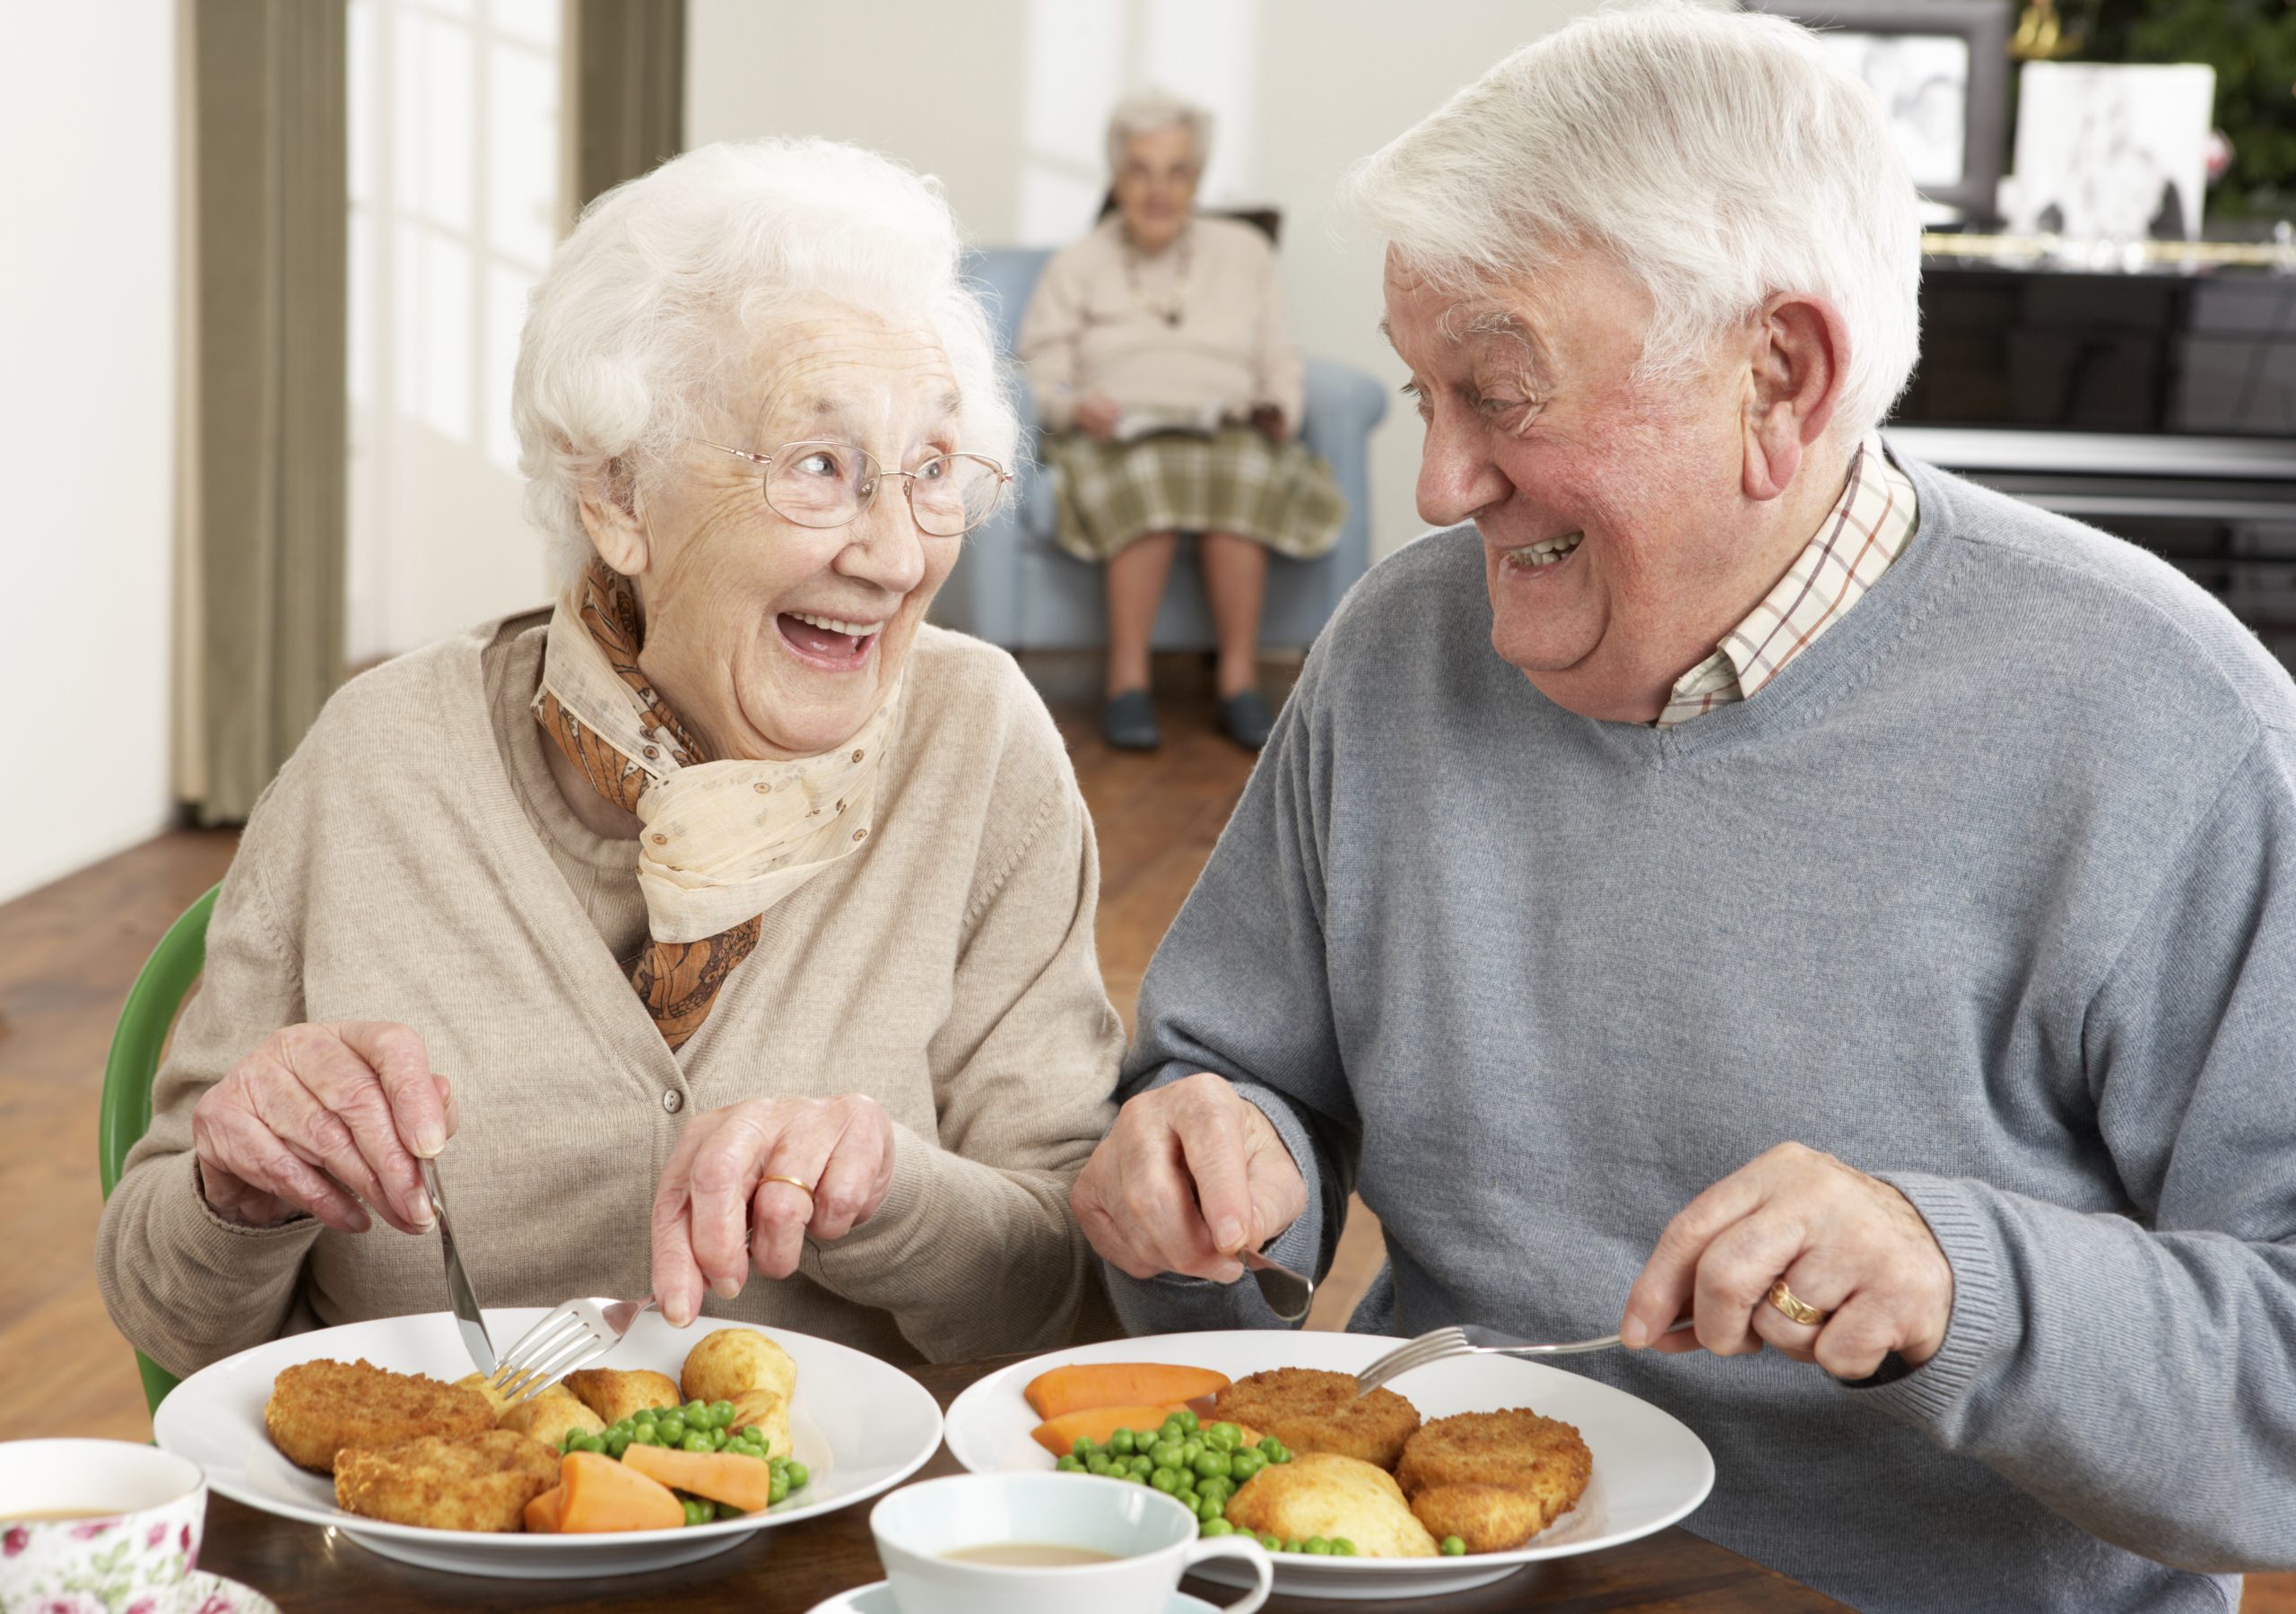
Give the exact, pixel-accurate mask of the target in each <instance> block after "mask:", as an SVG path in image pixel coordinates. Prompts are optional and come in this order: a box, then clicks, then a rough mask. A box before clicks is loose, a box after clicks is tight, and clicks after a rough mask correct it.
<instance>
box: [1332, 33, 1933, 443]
mask: <svg viewBox="0 0 2296 1614" xmlns="http://www.w3.org/2000/svg"><path fill="white" fill-rule="evenodd" d="M1346 189H1347V196H1348V200H1349V201H1350V202H1351V203H1352V205H1353V207H1354V208H1355V210H1356V211H1357V213H1359V214H1360V215H1361V217H1363V218H1364V219H1365V220H1366V221H1368V222H1370V224H1372V225H1373V226H1375V227H1376V228H1378V230H1381V231H1382V232H1383V233H1384V234H1385V235H1386V236H1387V239H1388V240H1389V242H1390V243H1391V244H1392V245H1393V246H1394V247H1395V248H1396V251H1397V253H1398V254H1399V255H1400V256H1401V257H1402V258H1403V259H1404V261H1405V263H1406V264H1407V265H1409V266H1410V267H1411V268H1412V270H1413V272H1414V273H1421V274H1424V275H1427V276H1429V277H1431V279H1433V280H1434V281H1435V282H1437V283H1438V284H1439V285H1443V286H1446V287H1448V288H1453V289H1456V290H1457V291H1459V292H1460V293H1461V294H1462V295H1467V294H1472V293H1474V292H1478V291H1483V292H1487V291H1491V290H1492V289H1493V288H1492V282H1502V283H1503V282H1508V281H1512V280H1516V279H1518V278H1521V277H1526V276H1529V275H1534V274H1535V273H1537V272H1538V271H1539V270H1540V269H1541V268H1543V267H1544V266H1546V265H1550V264H1552V262H1553V261H1554V258H1555V256H1556V255H1557V254H1558V253H1559V252H1567V251H1570V250H1571V249H1573V248H1577V247H1595V248H1597V249H1599V250H1602V251H1604V252H1606V253H1608V254H1609V255H1610V256H1612V257H1613V259H1614V260H1615V261H1616V262H1617V263H1618V264H1619V265H1621V266H1622V267H1623V268H1624V269H1625V270H1626V271H1627V273H1630V274H1631V275H1633V276H1634V277H1635V278H1636V279H1637V280H1639V282H1641V283H1642V285H1643V287H1644V289H1645V290H1646V291H1648V293H1649V295H1650V298H1651V301H1652V302H1653V304H1654V305H1655V311H1654V313H1653V316H1652V320H1651V325H1650V329H1649V332H1648V336H1647V338H1646V341H1645V344H1644V350H1643V355H1642V366H1641V369H1642V373H1643V374H1644V375H1645V376H1646V377H1655V378H1661V379H1665V378H1673V377H1680V376H1683V375H1685V374H1688V373H1690V372H1691V371H1692V370H1694V369H1695V368H1696V366H1697V364H1698V362H1699V360H1700V358H1701V357H1702V356H1703V355H1704V354H1705V353H1706V351H1708V349H1709V346H1710V344H1711V343H1712V342H1713V341H1714V340H1715V339H1716V338H1717V337H1718V336H1719V335H1720V334H1722V333H1723V332H1724V331H1726V330H1727V329H1730V328H1731V327H1733V326H1734V325H1739V324H1741V323H1742V322H1744V320H1746V319H1747V318H1748V317H1751V316H1752V314H1753V313H1754V312H1755V311H1756V309H1757V308H1759V307H1760V306H1761V302H1762V300H1763V299H1765V298H1766V297H1769V296H1770V295H1771V294H1773V293H1777V292H1803V293H1808V294H1813V295H1816V296H1819V297H1822V298H1824V299H1826V300H1827V301H1829V302H1831V304H1833V306H1834V307H1835V308H1836V309H1838V310H1839V313H1840V315H1841V317H1842V320H1843V322H1844V323H1845V324H1846V325H1848V329H1849V365H1848V374H1847V377H1846V378H1845V382H1844V386H1843V388H1842V393H1841V402H1840V404H1839V407H1838V411H1837V413H1836V417H1835V427H1834V430H1846V431H1847V432H1848V433H1851V434H1856V433H1860V432H1863V431H1865V430H1867V429H1869V428H1871V427H1873V426H1874V425H1876V424H1878V423H1879V422H1880V421H1881V420H1882V418H1883V416H1884V415H1885V414H1887V413H1888V412H1889V408H1890V405H1891V404H1892V403H1894V402H1895V401H1896V398H1897V395H1898V394H1899V393H1900V391H1902V390H1903V389H1904V387H1905V384H1906V378H1907V377H1909V375H1911V374H1912V371H1913V364H1914V360H1915V358H1916V356H1917V355H1918V351H1919V349H1920V311H1919V308H1918V301H1917V298H1918V290H1919V284H1920V276H1921V245H1920V223H1919V217H1918V212H1917V196H1916V194H1915V191H1914V187H1913V182H1912V180H1911V178H1909V175H1908V174H1907V172H1906V167H1905V163H1904V161H1902V159H1901V158H1900V156H1899V154H1898V151H1897V148H1896V146H1895V144H1894V143H1892V139H1891V136H1890V131H1889V127H1888V126H1887V124H1886V123H1885V122H1884V121H1883V114H1882V109H1881V107H1880V105H1879V103H1878V102H1877V101H1876V100H1874V94H1873V92H1872V91H1870V90H1868V89H1867V88H1866V87H1865V85H1864V84H1863V83H1861V82H1859V81H1858V80H1857V78H1855V77H1854V76H1852V75H1851V74H1849V73H1848V72H1847V71H1845V70H1844V69H1842V68H1840V67H1839V66H1837V65H1835V64H1834V63H1833V62H1832V60H1831V58H1830V57H1829V56H1827V54H1826V51H1825V49H1824V48H1823V47H1822V45H1820V44H1819V42H1818V40H1817V39H1816V38H1815V37H1814V36H1813V35H1812V34H1811V33H1810V32H1809V31H1808V30H1805V29H1803V28H1801V27H1799V26H1798V25H1796V24H1795V23H1793V22H1787V21H1786V20H1785V19H1784V18H1781V17H1772V16H1763V15H1759V14H1754V13H1740V12H1734V11H1729V10H1716V9H1710V8H1709V7H1706V6H1702V5H1694V4H1683V3H1682V0H1671V3H1669V0H1660V3H1658V4H1634V5H1629V6H1622V7H1619V8H1616V9H1606V10H1603V11H1599V12H1596V13H1591V14H1589V15H1587V16H1584V17H1581V18H1578V20H1576V21H1575V22H1570V24H1568V25H1567V26H1565V27H1563V28H1562V29H1561V30H1557V31H1556V32H1554V33H1552V34H1551V35H1549V36H1547V37H1546V38H1544V39H1540V40H1538V41H1537V42H1535V43H1534V44H1531V45H1526V46H1525V47H1524V48H1522V49H1520V50H1518V51H1517V52H1515V53H1514V54H1513V55H1512V56H1509V57H1508V58H1507V59H1506V60H1505V61H1503V62H1500V64H1499V65H1497V66H1496V67H1494V68H1492V70H1491V71H1490V72H1489V73H1487V74H1483V77H1482V78H1480V79H1478V80H1476V81H1475V82H1474V83H1472V84H1469V85H1468V86H1467V87H1466V88H1465V89H1464V90H1462V91H1459V92H1458V93H1457V94H1456V95H1454V96H1453V97H1452V98H1451V99H1450V100H1448V101H1447V102H1445V103H1444V104H1443V106H1442V107H1440V108H1438V109H1437V110H1436V111H1435V112H1434V113H1432V114H1431V116H1429V117H1427V118H1425V119H1424V120H1422V122H1421V123H1420V124H1419V125H1418V126H1416V127H1414V128H1412V129H1410V130H1408V131H1407V132H1405V134H1402V135H1401V136H1399V137H1398V138H1396V140H1395V141H1393V142H1392V143H1389V144H1388V145H1387V147H1386V148H1384V149H1383V150H1381V151H1379V152H1375V153H1373V154H1372V155H1371V156H1370V157H1368V158H1366V159H1364V160H1363V161H1361V162H1360V163H1358V164H1357V165H1356V167H1355V169H1353V171H1352V172H1351V173H1350V175H1349V176H1348V178H1347V182H1346Z"/></svg>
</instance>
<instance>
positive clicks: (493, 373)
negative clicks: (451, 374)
mask: <svg viewBox="0 0 2296 1614" xmlns="http://www.w3.org/2000/svg"><path fill="white" fill-rule="evenodd" d="M534 288H535V276H533V275H531V274H529V273H526V271H525V270H523V269H518V268H515V267H513V266H512V265H508V264H503V263H499V262H498V263H493V264H490V265H487V270H486V343H485V357H484V359H483V368H482V369H481V370H480V372H479V378H478V385H479V395H480V396H481V397H482V398H483V399H484V400H485V401H486V402H485V406H484V416H485V428H486V430H485V438H486V457H487V458H488V459H491V460H492V461H493V462H494V463H495V464H498V465H500V467H501V468H502V469H503V470H505V471H509V472H516V471H517V468H518V434H517V430H515V429H514V428H513V426H512V424H511V421H510V380H511V377H512V376H513V374H514V373H515V372H516V370H517V365H518V336H519V334H520V333H521V332H522V331H523V330H524V329H525V328H526V298H527V296H528V294H529V293H531V292H532V291H534Z"/></svg>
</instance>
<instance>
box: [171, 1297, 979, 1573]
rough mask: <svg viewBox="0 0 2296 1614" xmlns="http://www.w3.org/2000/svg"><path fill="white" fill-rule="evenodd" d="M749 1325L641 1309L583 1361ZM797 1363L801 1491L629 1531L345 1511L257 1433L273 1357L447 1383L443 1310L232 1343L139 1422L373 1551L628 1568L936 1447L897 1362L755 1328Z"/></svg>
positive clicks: (702, 1546) (273, 1508)
mask: <svg viewBox="0 0 2296 1614" xmlns="http://www.w3.org/2000/svg"><path fill="white" fill-rule="evenodd" d="M542 1315H544V1313H543V1310H542V1308H541V1307H538V1306H535V1307H526V1308H522V1309H512V1308H505V1309H503V1310H500V1311H494V1310H490V1311H489V1312H488V1313H487V1314H486V1320H487V1328H488V1331H489V1332H491V1333H492V1335H493V1336H494V1338H496V1339H498V1340H515V1339H517V1337H518V1336H519V1335H520V1334H522V1333H524V1332H526V1330H527V1329H528V1328H529V1327H531V1326H532V1325H533V1324H534V1323H535V1321H536V1320H537V1319H539V1318H540V1317H541V1316H542ZM747 1326H749V1324H746V1323H727V1322H725V1321H722V1320H720V1319H717V1318H709V1317H705V1318H703V1319H701V1320H700V1322H698V1323H694V1324H693V1325H692V1326H691V1327H690V1328H686V1329H683V1330H681V1329H674V1328H672V1327H671V1326H670V1325H669V1324H668V1323H665V1322H664V1321H663V1320H662V1317H661V1315H660V1314H658V1313H656V1312H648V1313H645V1314H643V1315H640V1316H639V1319H638V1321H637V1322H636V1323H634V1324H633V1325H632V1326H631V1331H630V1332H629V1334H628V1336H627V1337H625V1338H624V1339H623V1340H622V1343H621V1344H619V1345H617V1346H615V1347H614V1349H613V1350H612V1351H611V1352H609V1353H608V1354H607V1355H606V1356H605V1357H604V1358H601V1359H600V1360H599V1361H598V1362H596V1363H595V1364H593V1365H594V1366H596V1367H622V1368H631V1367H651V1368H653V1369H654V1370H655V1371H657V1372H658V1373H665V1374H667V1375H669V1376H670V1377H672V1378H675V1377H677V1376H678V1369H679V1368H680V1367H682V1366H683V1364H684V1362H685V1353H686V1352H687V1351H688V1350H689V1349H692V1347H693V1346H694V1345H695V1344H696V1343H698V1342H699V1341H700V1340H701V1338H702V1336H703V1335H705V1334H707V1333H709V1332H711V1331H712V1330H715V1329H719V1328H740V1327H747ZM756 1332H759V1333H761V1334H764V1335H765V1336H767V1337H768V1338H769V1339H770V1340H772V1341H774V1342H775V1343H776V1344H778V1345H779V1346H780V1347H781V1348H782V1349H784V1350H787V1352H788V1353H789V1355H790V1357H791V1358H793V1359H794V1360H795V1361H796V1364H797V1392H796V1396H795V1398H794V1399H793V1401H792V1405H791V1408H790V1420H789V1421H790V1438H791V1441H792V1442H793V1443H794V1444H795V1445H796V1456H797V1461H798V1462H802V1463H804V1465H805V1466H806V1467H807V1468H808V1469H810V1470H812V1471H813V1474H812V1479H811V1480H810V1482H809V1483H808V1484H807V1485H806V1487H805V1488H804V1490H802V1491H799V1492H798V1493H797V1494H796V1495H795V1496H793V1497H789V1498H788V1499H787V1501H784V1502H781V1503H779V1504H778V1505H776V1506H773V1507H771V1508H769V1509H767V1510H766V1511H765V1512H764V1513H761V1514H749V1515H748V1516H746V1517H744V1518H739V1519H724V1520H720V1521H718V1522H717V1523H710V1524H694V1525H689V1526H687V1527H685V1528H684V1529H682V1530H635V1531H629V1532H617V1533H613V1534H601V1535H523V1534H512V1535H488V1534H479V1533H474V1532H463V1531H453V1530H422V1529H418V1528H416V1527H414V1526H413V1525H410V1524H387V1523H382V1522H380V1521H378V1520H375V1519H362V1518H360V1517H359V1516H358V1515H357V1514H347V1513H344V1512H343V1511H342V1510H341V1509H340V1508H338V1507H336V1506H335V1483H334V1481H333V1480H329V1479H328V1478H327V1477H326V1475H324V1474H313V1473H309V1472H306V1471H304V1470H302V1469H299V1468H297V1467H296V1466H295V1465H294V1464H293V1463H291V1462H288V1461H287V1459H286V1458H284V1457H283V1456H281V1455H280V1454H279V1452H278V1449H277V1448H276V1447H274V1445H272V1444H271V1437H270V1436H268V1435H266V1434H265V1432H264V1427H263V1405H264V1402H265V1401H267V1400H268V1399H270V1395H271V1381H272V1380H273V1379H274V1377H276V1376H277V1375H278V1374H279V1370H280V1369H281V1368H283V1367H292V1366H293V1365H294V1364H296V1363H297V1362H308V1361H311V1360H313V1359H315V1358H321V1357H327V1358H334V1359H335V1360H336V1361H341V1362H349V1361H355V1360H357V1359H358V1358H361V1357H364V1358H366V1359H367V1360H368V1361H370V1362H372V1363H373V1364H374V1365H375V1366H376V1367H387V1368H390V1369H392V1370H393V1371H394V1372H398V1373H426V1374H429V1375H431V1377H433V1378H438V1379H446V1380H448V1381H452V1380H455V1379H458V1378H461V1377H463V1376H464V1375H465V1374H467V1373H469V1372H470V1370H471V1364H470V1357H469V1354H468V1353H467V1352H466V1351H465V1350H464V1349H463V1342H462V1337H461V1335H460V1334H458V1333H457V1332H456V1330H455V1320H454V1318H453V1317H452V1316H451V1315H449V1314H448V1313H446V1312H431V1313H429V1314H428V1315H422V1316H416V1317H387V1318H382V1319H380V1320H378V1321H376V1322H372V1323H345V1324H344V1325H343V1326H342V1327H340V1328H323V1329H320V1330H318V1331H317V1332H312V1333H300V1334H291V1335H289V1336H288V1337H287V1338H285V1339H283V1340H274V1341H271V1342H270V1343H269V1344H267V1345H258V1346H257V1347H255V1349H252V1350H243V1351H241V1352H239V1355H237V1356H235V1357H228V1358H225V1359H223V1360H222V1361H220V1362H217V1363H215V1364H214V1365H213V1367H204V1368H202V1369H200V1371H198V1372H197V1373H195V1374H193V1375H191V1376H190V1377H189V1378H187V1379H186V1380H184V1382H183V1383H182V1384H178V1386H177V1387H176V1388H175V1390H174V1391H173V1392H172V1393H170V1394H169V1396H168V1398H167V1399H166V1400H165V1401H161V1403H160V1410H159V1411H158V1412H157V1413H155V1414H154V1415H153V1416H152V1439H153V1440H154V1441H155V1442H157V1443H158V1444H159V1445H160V1446H161V1447H162V1448H163V1449H165V1450H167V1451H170V1452H175V1453H179V1454H180V1455H182V1456H185V1457H188V1458H190V1459H191V1460H192V1461H193V1462H196V1463H198V1464H199V1466H200V1467H201V1468H203V1469H204V1470H206V1471H207V1482H208V1484H210V1485H211V1486H213V1487H214V1488H215V1489H217V1490H218V1491H221V1492H222V1494H223V1495H225V1496H227V1497H230V1498H232V1499H233V1500H234V1501H238V1502H244V1503H246V1504H247V1505H248V1506H249V1507H259V1508H261V1509H263V1511H264V1512H265V1513H272V1514H278V1515H280V1516H281V1517H282V1518H287V1519H300V1520H302V1521H303V1522H304V1523H309V1524H317V1525H323V1526H327V1527H331V1528H334V1529H337V1530H340V1531H342V1532H343V1533H344V1535H347V1536H349V1537H350V1538H351V1539H352V1540H354V1541H357V1542H359V1543H360V1544H361V1545H362V1546H365V1547H368V1548H370V1549H373V1550H374V1551H377V1552H379V1553H381V1554H382V1555H383V1556H384V1557H386V1558H401V1559H404V1561H406V1562H407V1563H410V1564H421V1565H422V1566H425V1567H426V1568H431V1569H445V1570H449V1571H452V1572H455V1573H457V1574H461V1575H506V1576H514V1577H517V1578H530V1579H541V1580H570V1579H575V1578H578V1577H582V1576H587V1575H634V1574H637V1573H639V1571H641V1570H647V1569H658V1568H663V1567H666V1566H669V1565H672V1564H684V1563H691V1561H692V1560H694V1559H695V1558H707V1557H709V1555H710V1554H711V1553H714V1552H723V1551H725V1550H726V1549H728V1548H731V1547H736V1546H739V1545H740V1544H741V1543H742V1542H744V1541H745V1540H749V1539H750V1538H751V1537H752V1536H753V1535H756V1534H758V1533H759V1532H763V1531H769V1530H771V1529H773V1528H774V1527H775V1526H777V1525H781V1524H787V1523H790V1522H791V1521H793V1520H796V1519H809V1518H812V1517H813V1516H814V1515H815V1514H825V1513H833V1512H835V1511H836V1510H837V1509H839V1508H840V1507H849V1506H852V1505H853V1504H854V1503H856V1502H859V1501H863V1500H865V1499H866V1498H867V1497H874V1496H875V1495H877V1494H878V1493H879V1492H881V1491H885V1490H890V1489H891V1488H892V1487H894V1486H896V1485H898V1484H900V1482H901V1481H902V1480H905V1479H907V1478H908V1477H909V1475H910V1474H912V1473H915V1472H916V1471H917V1470H918V1468H920V1467H922V1466H923V1464H924V1462H925V1461H926V1459H927V1458H929V1457H930V1456H932V1455H933V1453H934V1452H935V1450H936V1449H937V1448H938V1447H939V1445H940V1444H941V1410H940V1408H939V1407H937V1406H935V1404H934V1401H933V1397H932V1396H931V1395H930V1394H928V1393H926V1389H925V1387H924V1386H923V1385H921V1384H918V1382H917V1381H916V1380H915V1379H913V1378H911V1377H909V1375H908V1374H906V1373H903V1372H902V1371H901V1370H900V1368H898V1367H889V1366H887V1365H886V1364H885V1363H883V1362H881V1361H879V1360H877V1358H874V1357H872V1356H867V1355H865V1354H864V1353H862V1352H861V1351H858V1350H855V1349H851V1348H850V1347H848V1346H844V1345H837V1344H832V1343H831V1342H830V1341H827V1340H816V1339H814V1338H813V1337H812V1336H810V1335H807V1334H801V1333H792V1332H789V1331H787V1329H779V1328H760V1329H758V1330H757V1331H756Z"/></svg>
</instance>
